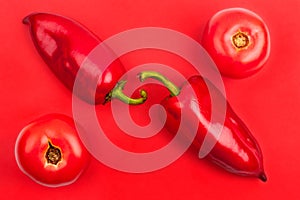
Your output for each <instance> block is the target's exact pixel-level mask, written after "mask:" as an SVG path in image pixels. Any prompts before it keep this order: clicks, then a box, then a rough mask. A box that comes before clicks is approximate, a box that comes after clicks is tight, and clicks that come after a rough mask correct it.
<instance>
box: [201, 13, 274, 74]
mask: <svg viewBox="0 0 300 200" xmlns="http://www.w3.org/2000/svg"><path fill="white" fill-rule="evenodd" d="M270 43H271V42H270V34H269V30H268V27H267V25H266V24H265V22H264V21H263V20H262V18H261V17H259V16H258V15H257V14H255V13H254V12H252V11H250V10H247V9H243V8H229V9H224V10H221V11H219V12H217V13H216V14H215V15H214V16H212V17H211V19H210V20H209V22H208V23H207V25H206V28H205V31H204V33H203V37H202V45H203V47H204V48H205V49H206V50H207V51H208V53H209V54H210V56H211V57H212V58H213V60H214V62H215V63H216V65H217V67H218V68H219V71H220V72H221V74H222V75H225V76H228V77H231V78H244V77H248V76H250V75H252V74H255V73H256V72H258V71H259V70H260V69H261V68H262V67H263V65H264V64H265V63H266V61H267V60H268V58H269V54H270V48H271V47H270V46H271V44H270Z"/></svg>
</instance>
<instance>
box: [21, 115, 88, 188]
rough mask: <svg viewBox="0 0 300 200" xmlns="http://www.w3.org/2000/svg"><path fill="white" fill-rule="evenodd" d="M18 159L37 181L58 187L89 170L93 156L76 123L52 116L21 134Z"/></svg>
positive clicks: (60, 116)
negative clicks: (82, 140) (84, 142)
mask: <svg viewBox="0 0 300 200" xmlns="http://www.w3.org/2000/svg"><path fill="white" fill-rule="evenodd" d="M15 157H16V161H17V164H18V166H19V168H20V169H21V171H23V172H24V173H25V174H26V175H28V176H29V177H30V178H32V179H33V180H35V181H36V182H38V183H40V184H42V185H45V186H49V187H58V186H63V185H68V184H71V183H73V182H74V181H75V180H76V179H77V178H78V177H79V175H80V174H81V173H82V171H83V170H84V169H85V168H86V166H87V164H88V161H89V157H90V154H89V153H88V152H87V150H86V149H85V147H84V145H83V144H82V142H81V140H80V138H79V136H78V134H77V131H76V129H75V125H74V122H73V120H72V119H71V118H70V117H67V116H65V115H61V114H50V115H46V116H44V117H41V118H39V119H37V120H35V121H34V122H32V123H30V124H29V125H27V126H26V127H24V128H23V129H22V131H21V132H20V134H19V136H18V138H17V141H16V145H15Z"/></svg>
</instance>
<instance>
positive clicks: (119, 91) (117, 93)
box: [105, 81, 147, 105]
mask: <svg viewBox="0 0 300 200" xmlns="http://www.w3.org/2000/svg"><path fill="white" fill-rule="evenodd" d="M126 82H127V81H120V82H118V83H117V85H116V86H115V87H114V89H113V90H112V91H111V92H110V93H109V94H108V95H107V97H106V101H105V103H106V102H108V101H110V100H111V99H119V100H120V101H122V102H124V103H126V104H131V105H138V104H142V103H144V102H145V101H146V99H147V92H146V91H145V90H140V95H141V97H140V98H137V99H133V98H130V97H128V96H126V95H125V94H124V93H123V89H124V86H125V84H126Z"/></svg>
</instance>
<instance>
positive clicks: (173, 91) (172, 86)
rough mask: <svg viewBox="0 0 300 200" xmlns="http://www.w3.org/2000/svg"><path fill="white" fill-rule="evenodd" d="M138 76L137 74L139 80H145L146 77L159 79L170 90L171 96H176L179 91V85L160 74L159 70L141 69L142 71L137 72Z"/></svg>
mask: <svg viewBox="0 0 300 200" xmlns="http://www.w3.org/2000/svg"><path fill="white" fill-rule="evenodd" d="M138 76H139V79H140V81H141V82H143V81H145V80H146V79H148V78H153V79H156V80H158V81H160V82H161V83H162V84H164V86H166V88H167V89H168V90H169V91H170V93H171V96H177V95H179V93H180V89H179V87H177V86H176V85H175V84H174V83H172V82H171V81H170V80H169V79H168V78H167V77H165V76H164V75H162V74H161V73H159V72H155V71H143V72H141V73H139V75H138Z"/></svg>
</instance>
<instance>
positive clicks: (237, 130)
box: [139, 71, 267, 181]
mask: <svg viewBox="0 0 300 200" xmlns="http://www.w3.org/2000/svg"><path fill="white" fill-rule="evenodd" d="M139 76H140V80H141V81H144V80H146V79H148V78H154V79H157V80H159V81H160V82H162V83H163V84H164V85H165V86H166V87H167V88H168V89H169V91H170V92H171V95H170V96H169V97H167V98H165V99H164V100H163V101H162V102H161V104H162V106H163V107H164V108H165V110H166V112H167V119H166V124H165V127H166V128H167V130H168V131H169V132H171V133H174V134H176V133H177V131H178V127H179V124H180V123H181V117H183V118H184V119H188V121H189V122H190V123H184V126H185V127H184V136H185V137H187V138H190V139H191V135H192V134H191V130H192V129H193V128H194V127H195V125H197V127H198V128H197V133H196V136H195V138H192V139H193V146H194V147H196V148H197V150H199V149H200V147H201V145H202V144H203V141H204V138H205V137H206V135H207V134H210V135H211V137H209V138H210V139H211V140H215V141H213V142H215V145H214V146H213V148H212V149H211V151H210V152H209V153H208V154H207V155H206V157H205V159H208V160H210V161H212V162H213V163H215V164H217V165H219V166H221V167H222V168H224V169H225V170H227V171H229V172H232V173H234V174H238V175H243V176H255V177H258V178H260V179H261V180H262V181H266V180H267V177H266V175H265V172H264V169H263V157H262V152H261V149H260V147H259V145H258V143H257V141H256V140H255V138H254V137H253V136H252V134H251V132H250V131H249V129H248V128H247V127H246V125H245V124H244V122H243V121H242V120H241V119H240V118H239V117H238V116H237V115H236V114H235V112H234V111H233V109H232V108H231V106H230V105H229V103H228V101H226V99H225V97H224V96H223V94H222V93H221V92H220V91H219V90H218V89H217V88H216V87H215V86H213V85H212V84H211V85H210V86H209V87H210V88H213V89H212V90H213V91H212V92H213V93H214V94H215V95H216V97H217V98H220V100H221V101H222V100H224V101H225V102H226V113H225V121H224V124H223V127H222V128H221V133H220V136H219V138H217V137H215V135H216V134H215V133H214V132H213V130H212V129H210V128H209V127H210V125H218V121H216V122H211V121H210V120H211V114H212V108H211V105H212V101H211V96H210V93H209V90H208V86H207V85H206V81H204V79H203V78H202V77H201V76H192V77H191V78H189V79H188V81H187V82H186V83H185V84H184V85H183V86H182V87H181V89H179V88H178V87H177V86H176V85H174V84H173V83H172V82H171V81H170V80H168V79H167V78H166V77H164V76H163V75H162V74H159V73H157V72H153V71H145V72H142V73H140V75H139ZM191 91H194V92H191ZM177 97H178V98H177ZM179 99H180V101H179ZM222 114H223V113H221V112H220V113H217V115H219V116H220V118H219V119H221V115H222ZM223 116H224V114H223ZM195 122H196V124H195ZM219 124H220V123H219Z"/></svg>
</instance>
